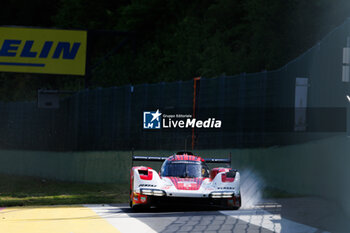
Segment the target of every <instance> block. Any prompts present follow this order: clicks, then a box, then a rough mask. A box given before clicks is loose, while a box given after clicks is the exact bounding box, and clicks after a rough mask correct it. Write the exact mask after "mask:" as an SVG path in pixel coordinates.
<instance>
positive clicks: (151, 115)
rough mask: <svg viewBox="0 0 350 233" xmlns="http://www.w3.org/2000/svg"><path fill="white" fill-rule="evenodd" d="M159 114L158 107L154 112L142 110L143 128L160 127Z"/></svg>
mask: <svg viewBox="0 0 350 233" xmlns="http://www.w3.org/2000/svg"><path fill="white" fill-rule="evenodd" d="M161 115H162V113H160V112H159V109H158V110H157V111H156V112H143V128H144V129H160V128H161V124H160V122H161Z"/></svg>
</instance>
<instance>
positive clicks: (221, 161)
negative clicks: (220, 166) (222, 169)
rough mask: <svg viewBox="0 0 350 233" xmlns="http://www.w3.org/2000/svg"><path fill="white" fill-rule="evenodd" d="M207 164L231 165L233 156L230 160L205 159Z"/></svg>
mask: <svg viewBox="0 0 350 233" xmlns="http://www.w3.org/2000/svg"><path fill="white" fill-rule="evenodd" d="M204 161H205V162H206V163H228V164H231V156H230V158H228V159H216V158H206V159H204Z"/></svg>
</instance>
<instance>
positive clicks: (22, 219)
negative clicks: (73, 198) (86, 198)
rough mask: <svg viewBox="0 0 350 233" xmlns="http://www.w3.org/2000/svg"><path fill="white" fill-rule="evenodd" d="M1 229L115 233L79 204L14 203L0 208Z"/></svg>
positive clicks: (9, 231)
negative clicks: (9, 206) (25, 204)
mask: <svg viewBox="0 0 350 233" xmlns="http://www.w3.org/2000/svg"><path fill="white" fill-rule="evenodd" d="M0 232H1V233H119V232H120V231H118V230H117V229H116V228H115V227H113V226H112V225H111V224H109V223H108V222H107V221H106V220H104V219H103V218H101V217H99V216H98V215H97V214H96V213H95V212H94V211H92V210H91V209H89V208H87V207H83V206H69V207H68V206H54V207H16V208H6V209H2V210H0Z"/></svg>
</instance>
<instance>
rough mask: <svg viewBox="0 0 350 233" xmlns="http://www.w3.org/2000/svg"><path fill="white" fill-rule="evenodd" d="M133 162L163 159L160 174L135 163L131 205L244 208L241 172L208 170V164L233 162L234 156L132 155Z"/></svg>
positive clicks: (136, 206) (132, 169)
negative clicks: (196, 205)
mask: <svg viewBox="0 0 350 233" xmlns="http://www.w3.org/2000/svg"><path fill="white" fill-rule="evenodd" d="M132 159H133V161H164V162H163V165H162V167H161V170H160V172H159V173H157V172H156V171H155V170H153V169H152V168H150V167H146V166H134V167H132V168H131V172H130V207H132V208H133V209H138V208H142V207H151V206H160V205H162V204H176V205H177V204H186V205H187V204H200V205H213V206H217V207H221V208H229V209H236V210H237V209H239V208H240V207H241V193H240V174H239V172H238V171H237V170H236V169H232V168H227V167H218V168H213V169H211V170H210V169H209V167H208V166H207V164H206V163H226V164H231V159H215V158H210V159H202V158H201V157H199V156H196V155H193V154H192V153H191V152H178V153H176V154H174V155H172V156H170V157H152V156H132Z"/></svg>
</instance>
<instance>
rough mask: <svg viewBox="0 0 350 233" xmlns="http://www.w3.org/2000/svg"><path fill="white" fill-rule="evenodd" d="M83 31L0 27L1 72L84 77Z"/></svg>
mask: <svg viewBox="0 0 350 233" xmlns="http://www.w3.org/2000/svg"><path fill="white" fill-rule="evenodd" d="M86 38H87V32H86V31H73V30H58V29H33V28H17V27H0V72H22V73H45V74H67V75H85V60H86Z"/></svg>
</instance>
